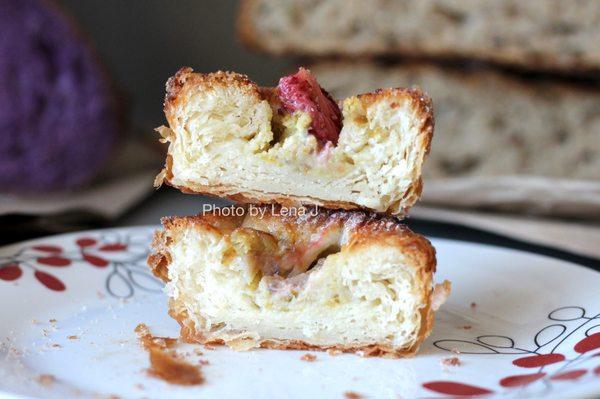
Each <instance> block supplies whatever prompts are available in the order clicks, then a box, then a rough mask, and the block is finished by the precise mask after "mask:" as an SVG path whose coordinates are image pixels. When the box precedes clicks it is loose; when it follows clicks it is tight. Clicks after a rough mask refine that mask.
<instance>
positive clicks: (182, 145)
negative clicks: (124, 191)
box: [156, 68, 433, 216]
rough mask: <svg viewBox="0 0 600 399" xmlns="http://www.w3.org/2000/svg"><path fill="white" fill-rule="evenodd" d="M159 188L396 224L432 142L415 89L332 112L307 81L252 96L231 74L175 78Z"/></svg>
mask: <svg viewBox="0 0 600 399" xmlns="http://www.w3.org/2000/svg"><path fill="white" fill-rule="evenodd" d="M164 110H165V115H166V118H167V121H168V123H169V126H168V127H165V126H163V127H160V128H158V129H157V130H158V131H159V133H160V134H161V136H162V137H163V142H168V143H169V148H168V154H167V160H166V164H165V168H164V169H163V171H162V172H161V173H160V174H159V176H158V177H157V179H156V184H157V185H160V184H161V183H163V182H165V183H167V184H169V185H171V186H173V187H176V188H178V189H180V190H181V191H183V192H187V193H199V194H209V195H214V196H218V197H225V198H229V199H232V200H237V201H241V202H247V203H279V204H282V205H285V206H296V205H301V204H302V205H317V206H322V207H326V208H334V209H356V208H364V209H368V210H371V211H375V212H379V213H387V214H391V215H396V216H403V215H405V214H406V212H407V211H408V210H409V208H410V207H411V206H412V205H414V203H415V202H416V201H417V200H418V198H419V196H420V194H421V188H422V182H421V169H422V166H423V162H424V160H425V158H426V155H427V153H428V152H429V146H430V142H431V138H432V135H433V110H432V106H431V101H430V100H429V98H428V97H427V96H426V95H425V94H423V93H422V92H421V91H420V90H419V89H401V88H391V89H380V90H377V91H375V92H372V93H367V94H361V95H356V96H353V97H348V98H346V99H344V100H342V101H340V102H339V105H338V103H336V102H335V101H334V100H333V99H332V98H331V96H330V95H329V94H328V93H327V92H326V91H325V90H323V89H322V88H321V87H320V86H319V84H318V83H317V81H316V79H315V78H314V77H313V76H312V75H311V74H310V71H308V70H306V69H303V68H300V70H299V71H298V72H297V73H296V74H294V75H290V76H286V77H283V78H281V80H280V81H279V84H278V86H277V87H274V88H260V87H258V86H257V85H256V84H255V83H254V82H252V81H250V80H249V79H248V78H247V77H246V76H244V75H240V74H237V73H233V72H216V73H210V74H200V73H194V72H193V71H192V69H191V68H183V69H181V70H179V71H178V72H177V74H176V75H175V76H173V77H172V78H170V79H169V81H168V82H167V95H166V99H165V105H164Z"/></svg>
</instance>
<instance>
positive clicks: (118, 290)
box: [106, 269, 133, 298]
mask: <svg viewBox="0 0 600 399" xmlns="http://www.w3.org/2000/svg"><path fill="white" fill-rule="evenodd" d="M106 290H107V291H108V292H109V294H111V295H112V296H114V297H117V298H131V297H132V296H133V286H132V285H131V283H130V282H129V281H128V280H127V278H126V277H125V276H124V275H122V274H121V273H119V271H118V270H117V269H115V270H113V271H112V272H111V273H110V274H109V275H108V277H107V279H106Z"/></svg>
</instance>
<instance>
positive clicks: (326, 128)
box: [277, 68, 342, 144]
mask: <svg viewBox="0 0 600 399" xmlns="http://www.w3.org/2000/svg"><path fill="white" fill-rule="evenodd" d="M277 89H278V93H279V99H280V100H281V102H282V104H283V107H284V108H285V109H286V110H288V111H291V112H294V111H298V110H299V111H304V112H307V113H308V114H309V115H310V117H311V119H312V122H311V126H310V129H309V133H311V134H312V135H314V136H315V137H316V138H317V140H319V141H320V142H322V143H325V142H327V141H331V142H332V143H333V144H337V141H338V137H339V135H340V131H341V130H342V113H341V112H340V108H339V107H338V106H337V104H336V103H335V101H334V100H333V98H331V96H330V95H329V93H327V92H326V91H325V90H323V89H322V88H321V86H319V83H318V82H317V79H315V77H314V76H313V75H311V73H310V71H308V70H307V69H304V68H300V70H299V71H298V72H297V73H296V74H294V75H289V76H285V77H283V78H281V79H280V80H279V85H278V86H277Z"/></svg>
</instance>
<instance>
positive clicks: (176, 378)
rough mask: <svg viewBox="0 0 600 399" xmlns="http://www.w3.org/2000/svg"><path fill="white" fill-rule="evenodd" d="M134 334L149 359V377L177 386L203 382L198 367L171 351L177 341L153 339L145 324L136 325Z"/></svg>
mask: <svg viewBox="0 0 600 399" xmlns="http://www.w3.org/2000/svg"><path fill="white" fill-rule="evenodd" d="M135 332H136V333H137V334H138V337H139V340H140V343H141V344H142V347H143V348H144V349H146V351H147V352H148V355H149V357H150V367H149V369H148V374H149V375H151V376H153V377H156V378H160V379H162V380H163V381H166V382H168V383H171V384H177V385H198V384H202V383H203V382H204V376H203V374H202V371H201V370H200V367H198V366H195V365H193V364H191V363H189V362H187V361H185V360H184V359H183V358H182V356H181V355H180V354H179V353H177V351H176V350H174V349H171V348H172V347H173V346H174V345H175V344H176V343H177V339H175V338H166V337H154V336H152V334H151V333H150V329H149V328H148V326H146V325H145V324H138V326H137V327H136V328H135Z"/></svg>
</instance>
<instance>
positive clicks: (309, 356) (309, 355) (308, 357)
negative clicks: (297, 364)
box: [300, 353, 317, 362]
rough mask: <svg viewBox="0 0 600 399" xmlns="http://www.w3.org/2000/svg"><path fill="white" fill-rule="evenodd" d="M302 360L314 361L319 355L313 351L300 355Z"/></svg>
mask: <svg viewBox="0 0 600 399" xmlns="http://www.w3.org/2000/svg"><path fill="white" fill-rule="evenodd" d="M300 360H303V361H305V362H314V361H315V360H317V357H316V356H315V355H313V354H312V353H305V354H304V355H302V356H300Z"/></svg>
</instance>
